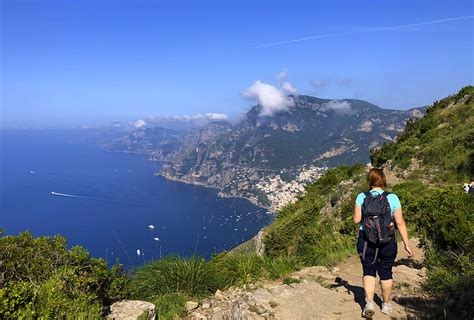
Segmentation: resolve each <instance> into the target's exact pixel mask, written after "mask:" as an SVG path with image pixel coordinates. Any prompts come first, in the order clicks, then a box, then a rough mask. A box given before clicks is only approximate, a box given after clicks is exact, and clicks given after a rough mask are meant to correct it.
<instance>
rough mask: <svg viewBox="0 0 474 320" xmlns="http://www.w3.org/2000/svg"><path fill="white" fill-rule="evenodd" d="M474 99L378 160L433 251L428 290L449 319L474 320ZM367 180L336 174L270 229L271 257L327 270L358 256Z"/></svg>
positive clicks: (345, 170) (353, 172) (431, 111)
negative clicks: (357, 204) (357, 215)
mask: <svg viewBox="0 0 474 320" xmlns="http://www.w3.org/2000/svg"><path fill="white" fill-rule="evenodd" d="M473 96H474V88H473V87H465V88H463V89H462V90H461V91H459V93H457V94H456V95H454V96H450V97H447V98H445V99H443V100H441V101H437V102H435V103H434V104H433V105H432V106H430V107H429V108H428V109H427V114H426V116H425V117H423V118H421V119H417V120H414V121H410V122H409V123H408V125H407V127H406V129H405V131H404V132H403V133H402V134H401V135H400V136H399V138H398V140H397V141H396V142H394V143H390V144H385V145H384V146H383V147H382V148H380V149H377V150H374V151H373V152H372V154H371V159H372V165H373V166H375V167H385V169H386V171H389V173H390V174H392V175H393V176H394V177H395V178H394V180H395V181H396V182H397V184H396V185H392V186H389V190H390V191H392V192H395V193H396V194H397V195H398V196H399V198H400V200H401V203H402V207H403V209H404V215H405V219H406V221H407V223H408V227H409V228H410V229H411V230H412V231H414V232H415V233H416V234H417V235H418V236H419V237H420V238H421V240H422V245H423V247H424V249H425V252H426V256H427V261H426V263H427V266H428V267H429V270H430V272H429V277H428V282H427V285H426V290H427V292H429V293H431V294H432V295H433V297H434V298H435V299H438V300H439V305H440V315H441V314H442V313H444V314H445V315H446V316H447V317H448V318H469V316H472V314H474V307H473V306H472V304H471V303H469V302H470V301H474V262H473V258H474V206H473V202H474V199H473V197H474V196H473V195H472V194H465V193H464V192H463V191H462V188H461V187H462V183H463V182H466V181H468V180H469V177H472V176H474V148H473V146H474V98H473ZM364 180H365V170H364V168H363V167H360V166H355V167H339V168H336V169H333V170H329V171H328V172H327V174H326V175H325V176H323V177H322V178H321V179H319V180H318V181H316V183H314V184H313V185H312V186H310V187H309V188H308V192H307V194H306V195H305V196H304V197H303V198H302V199H301V200H300V201H298V202H296V203H294V204H291V205H288V206H287V207H285V208H284V209H283V210H281V211H280V212H278V214H277V219H276V221H275V222H274V223H273V224H272V225H270V226H269V227H267V228H266V236H265V241H264V242H265V246H266V248H267V251H266V252H267V254H268V255H272V256H275V255H279V254H288V255H290V256H293V257H295V258H297V259H302V260H303V262H304V263H305V264H327V263H333V262H335V261H337V260H338V259H340V258H341V257H343V256H344V254H347V253H348V252H349V253H350V252H354V250H355V249H353V248H354V239H355V234H356V230H355V226H353V224H352V219H351V218H352V210H353V204H354V200H355V196H356V194H357V193H358V192H360V191H361V190H363V189H366V188H367V187H366V183H365V181H364ZM329 213H330V214H329Z"/></svg>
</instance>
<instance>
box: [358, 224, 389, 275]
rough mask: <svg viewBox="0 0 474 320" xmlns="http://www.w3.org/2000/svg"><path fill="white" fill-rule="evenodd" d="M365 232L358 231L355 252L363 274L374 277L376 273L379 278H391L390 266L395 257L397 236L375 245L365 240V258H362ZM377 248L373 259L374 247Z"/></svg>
mask: <svg viewBox="0 0 474 320" xmlns="http://www.w3.org/2000/svg"><path fill="white" fill-rule="evenodd" d="M365 239H366V238H365V232H364V231H359V239H358V240H357V252H358V253H359V256H360V261H361V263H362V269H363V270H364V276H372V277H376V276H377V274H378V275H379V277H380V280H390V279H392V267H393V263H394V262H395V258H396V257H397V237H396V236H394V237H393V239H392V240H391V241H390V242H388V243H385V244H382V245H375V244H372V243H370V242H367V249H366V250H365V259H362V251H363V250H364V241H365ZM377 247H378V248H379V251H378V253H377V258H376V259H375V262H374V258H375V251H376V248H377Z"/></svg>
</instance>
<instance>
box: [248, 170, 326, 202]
mask: <svg viewBox="0 0 474 320" xmlns="http://www.w3.org/2000/svg"><path fill="white" fill-rule="evenodd" d="M327 169H328V168H327V167H317V166H313V165H311V166H309V167H303V168H301V170H300V172H299V173H298V175H297V177H296V179H294V180H291V181H285V180H283V179H282V178H281V177H280V175H279V174H277V175H270V176H265V177H263V178H262V179H260V181H259V182H258V183H257V185H256V187H257V189H258V190H261V191H262V192H263V193H264V194H265V195H266V197H267V198H268V200H269V201H270V202H271V209H272V210H275V211H276V210H279V209H281V208H283V207H284V206H285V205H287V204H288V203H292V202H295V201H296V200H297V199H298V196H300V195H302V194H304V193H305V187H306V186H307V185H310V184H311V183H313V182H314V181H316V180H317V179H319V177H321V176H322V175H323V174H324V173H325V172H326V170H327Z"/></svg>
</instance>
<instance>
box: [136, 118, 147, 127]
mask: <svg viewBox="0 0 474 320" xmlns="http://www.w3.org/2000/svg"><path fill="white" fill-rule="evenodd" d="M133 126H134V127H135V128H137V129H141V128H144V127H146V121H145V120H142V119H140V120H137V121H135V122H134V123H133Z"/></svg>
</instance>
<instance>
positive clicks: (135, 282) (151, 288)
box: [131, 256, 218, 299]
mask: <svg viewBox="0 0 474 320" xmlns="http://www.w3.org/2000/svg"><path fill="white" fill-rule="evenodd" d="M217 288H218V286H217V283H216V277H215V274H214V272H213V270H212V269H210V268H209V265H208V263H207V262H206V261H205V260H204V259H203V258H198V257H191V258H189V259H185V258H181V257H175V256H170V257H166V258H163V259H161V260H158V261H155V262H153V263H149V264H147V265H145V266H143V267H142V268H140V269H138V270H137V271H136V272H135V274H134V275H133V277H132V281H131V292H132V295H133V296H134V297H136V298H141V299H147V298H150V297H154V296H156V295H164V294H168V293H181V294H184V295H187V296H203V295H206V294H208V293H209V292H213V291H215V290H216V289H217Z"/></svg>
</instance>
